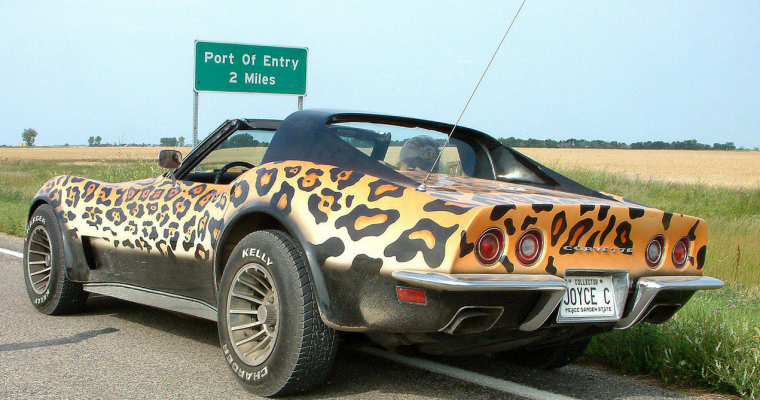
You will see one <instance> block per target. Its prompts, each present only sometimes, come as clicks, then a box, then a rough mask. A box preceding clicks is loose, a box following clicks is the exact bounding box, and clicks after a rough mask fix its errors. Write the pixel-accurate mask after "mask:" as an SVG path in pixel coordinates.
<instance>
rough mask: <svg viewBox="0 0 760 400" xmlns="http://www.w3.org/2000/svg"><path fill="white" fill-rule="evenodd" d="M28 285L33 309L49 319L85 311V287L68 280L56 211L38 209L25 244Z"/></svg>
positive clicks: (48, 207)
mask: <svg viewBox="0 0 760 400" xmlns="http://www.w3.org/2000/svg"><path fill="white" fill-rule="evenodd" d="M23 270H24V282H25V283H26V292H27V294H28V295H29V300H31V302H32V305H34V307H35V308H36V309H37V310H38V311H40V312H41V313H44V314H48V315H58V314H70V313H75V312H78V311H81V310H82V309H83V308H84V304H85V301H87V295H88V294H87V292H85V291H84V289H82V284H81V283H77V282H72V281H70V280H69V278H68V277H67V276H66V264H65V259H64V254H63V239H62V238H61V230H60V228H59V225H58V219H56V217H55V213H54V212H53V208H52V207H50V206H49V205H47V204H44V205H42V206H40V207H38V208H37V209H36V210H35V211H34V214H32V218H30V219H29V222H28V225H27V233H26V239H25V240H24V260H23Z"/></svg>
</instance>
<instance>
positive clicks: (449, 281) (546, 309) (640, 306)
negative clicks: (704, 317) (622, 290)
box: [392, 271, 723, 331]
mask: <svg viewBox="0 0 760 400" xmlns="http://www.w3.org/2000/svg"><path fill="white" fill-rule="evenodd" d="M392 276H393V278H395V279H396V280H398V281H401V282H404V283H408V284H412V285H415V286H419V287H422V288H426V289H433V290H439V291H444V292H516V291H529V292H538V293H541V296H540V297H539V299H538V301H537V302H536V304H535V306H533V309H532V310H531V311H530V312H529V313H528V315H527V316H526V317H525V318H524V319H523V321H522V323H521V324H520V330H522V331H534V330H536V329H538V328H540V327H541V326H542V325H544V323H545V322H546V321H547V320H548V319H549V317H550V316H551V315H553V314H554V312H555V310H556V309H557V306H558V305H559V303H560V302H561V301H562V299H563V297H564V295H565V292H566V291H567V283H566V282H565V280H564V279H562V278H560V277H557V276H554V275H499V274H443V273H438V272H417V271H394V272H393V273H392ZM722 286H723V282H722V281H720V280H718V279H715V278H711V277H706V276H684V277H680V276H661V277H645V278H639V279H638V280H637V281H636V289H635V291H634V293H633V297H632V305H630V306H628V307H626V310H627V312H626V313H625V314H623V316H622V318H620V319H619V320H618V321H617V322H615V325H614V327H615V329H626V328H629V327H631V326H633V325H635V324H636V323H638V322H640V321H642V320H643V319H644V318H646V316H647V315H648V314H649V312H650V311H651V310H652V309H653V307H654V306H655V301H654V300H655V298H656V297H657V295H658V294H660V293H662V292H678V291H680V292H688V293H693V292H695V291H697V290H712V289H719V288H721V287H722ZM689 296H690V295H689Z"/></svg>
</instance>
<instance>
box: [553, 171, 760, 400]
mask: <svg viewBox="0 0 760 400" xmlns="http://www.w3.org/2000/svg"><path fill="white" fill-rule="evenodd" d="M562 172H563V173H564V174H566V175H568V176H570V177H572V178H573V179H575V180H577V181H579V182H581V183H583V184H585V185H587V186H590V187H593V188H595V189H598V190H603V191H605V192H610V193H615V194H618V195H622V196H625V197H627V198H630V199H635V200H636V201H638V202H641V203H644V204H647V205H650V206H653V207H657V208H661V209H665V210H669V211H676V210H677V211H679V212H683V213H686V214H691V215H698V216H700V217H702V218H704V219H705V220H706V222H707V227H708V243H709V245H708V257H707V263H706V265H707V266H706V272H705V273H706V274H708V275H710V276H714V277H717V278H719V279H722V280H723V281H725V282H727V283H728V284H727V286H726V287H725V288H724V289H722V290H719V291H714V292H700V293H697V294H696V295H695V296H694V298H693V299H692V300H691V301H690V302H689V303H688V304H687V305H686V306H685V307H684V308H683V309H682V310H680V311H679V312H678V314H676V316H675V317H674V318H673V319H672V320H670V321H668V322H666V323H664V324H660V325H652V324H641V325H637V326H635V327H633V328H631V329H628V330H624V331H615V332H610V333H607V334H603V335H600V336H598V337H596V338H595V339H594V341H593V342H592V344H591V346H590V347H589V350H588V351H587V353H586V355H587V357H588V358H590V359H591V360H592V361H595V362H598V363H602V364H606V365H608V366H611V367H613V368H616V369H619V370H622V371H624V372H626V373H634V374H656V375H659V376H660V377H661V378H662V379H663V380H664V381H665V382H668V383H673V384H676V385H686V386H698V387H705V388H709V389H712V390H715V391H719V392H724V393H737V394H739V395H741V396H743V397H747V398H752V399H755V398H758V397H760V298H759V297H758V292H760V246H757V243H760V189H730V188H722V187H715V186H707V185H701V184H674V183H661V182H654V181H649V182H643V181H637V180H634V179H630V178H626V177H624V176H622V175H620V174H618V173H609V172H598V171H591V170H585V169H575V170H565V171H562Z"/></svg>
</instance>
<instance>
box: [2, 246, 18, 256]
mask: <svg viewBox="0 0 760 400" xmlns="http://www.w3.org/2000/svg"><path fill="white" fill-rule="evenodd" d="M0 253H5V254H8V255H11V256H13V257H18V258H24V255H23V254H21V253H16V252H15V251H11V250H8V249H4V248H2V247H0Z"/></svg>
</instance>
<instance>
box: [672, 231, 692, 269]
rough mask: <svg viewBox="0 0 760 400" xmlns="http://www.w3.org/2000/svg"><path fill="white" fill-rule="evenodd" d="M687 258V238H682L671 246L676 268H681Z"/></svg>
mask: <svg viewBox="0 0 760 400" xmlns="http://www.w3.org/2000/svg"><path fill="white" fill-rule="evenodd" d="M688 259H689V238H682V239H681V240H679V241H678V242H676V245H675V246H673V264H674V265H675V266H676V268H683V266H684V265H686V260H688Z"/></svg>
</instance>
